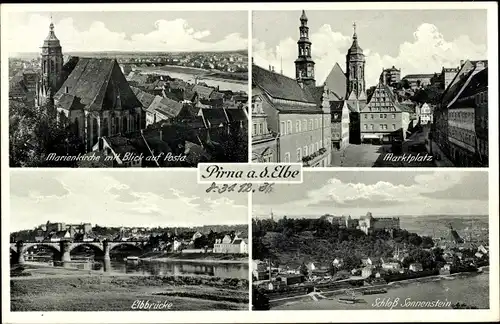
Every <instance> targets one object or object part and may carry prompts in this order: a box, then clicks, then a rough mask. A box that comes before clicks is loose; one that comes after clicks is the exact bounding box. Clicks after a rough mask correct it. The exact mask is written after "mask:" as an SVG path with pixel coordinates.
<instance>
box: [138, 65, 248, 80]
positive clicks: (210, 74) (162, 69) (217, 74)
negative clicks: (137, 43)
mask: <svg viewBox="0 0 500 324" xmlns="http://www.w3.org/2000/svg"><path fill="white" fill-rule="evenodd" d="M138 70H139V71H140V72H142V73H145V74H151V73H162V74H163V73H164V74H167V75H168V73H174V74H175V73H182V74H189V75H193V76H198V77H199V80H204V79H207V80H214V81H224V82H232V83H238V84H247V83H248V72H238V73H236V72H234V73H233V72H222V71H215V70H205V69H200V68H195V67H189V66H178V65H164V66H157V67H139V68H138ZM174 77H175V75H174Z"/></svg>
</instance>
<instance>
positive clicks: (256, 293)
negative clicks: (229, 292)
mask: <svg viewBox="0 0 500 324" xmlns="http://www.w3.org/2000/svg"><path fill="white" fill-rule="evenodd" d="M252 306H253V309H254V310H269V309H270V305H269V297H267V296H266V295H265V294H264V293H262V292H261V291H260V289H258V288H256V289H254V290H253V291H252Z"/></svg>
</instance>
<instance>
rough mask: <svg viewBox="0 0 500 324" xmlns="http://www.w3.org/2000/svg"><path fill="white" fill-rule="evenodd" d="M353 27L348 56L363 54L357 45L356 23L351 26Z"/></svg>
mask: <svg viewBox="0 0 500 324" xmlns="http://www.w3.org/2000/svg"><path fill="white" fill-rule="evenodd" d="M352 27H353V31H354V32H353V34H352V45H351V48H349V51H348V53H349V54H363V49H361V47H359V44H358V34H357V33H356V22H354V23H353V24H352Z"/></svg>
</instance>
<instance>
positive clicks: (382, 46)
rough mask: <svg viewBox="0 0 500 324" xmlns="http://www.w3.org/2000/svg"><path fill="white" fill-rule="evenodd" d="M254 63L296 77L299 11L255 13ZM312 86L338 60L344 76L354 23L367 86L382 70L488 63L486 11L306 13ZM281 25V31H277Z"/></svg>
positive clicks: (412, 70) (405, 71)
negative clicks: (481, 61)
mask: <svg viewBox="0 0 500 324" xmlns="http://www.w3.org/2000/svg"><path fill="white" fill-rule="evenodd" d="M252 14H253V17H252V37H253V45H252V47H253V48H252V51H253V58H254V63H255V64H257V65H259V66H262V67H264V68H268V67H269V65H273V66H274V67H275V71H280V70H281V58H282V60H283V74H285V75H287V76H289V77H292V78H295V65H294V63H293V62H294V60H295V59H296V58H297V53H298V49H297V40H298V38H299V25H300V22H299V17H300V15H301V11H254V12H253V13H252ZM306 15H307V17H308V18H309V21H308V26H309V38H310V40H311V42H312V48H311V52H312V58H313V60H314V61H315V63H316V71H315V74H316V83H317V84H318V85H321V84H323V82H324V81H325V79H326V77H327V75H328V73H329V72H330V70H331V69H332V67H333V66H334V65H335V63H336V62H338V63H339V64H340V66H341V67H342V69H343V70H344V72H345V60H346V58H345V55H346V53H347V50H348V48H349V47H350V46H351V44H352V35H353V23H354V22H355V23H356V30H357V35H358V44H359V45H360V47H361V48H362V49H363V51H364V54H365V58H366V67H365V76H366V86H367V88H368V87H370V86H373V85H375V84H376V83H377V81H378V78H379V75H380V73H381V71H382V68H389V67H392V66H393V65H394V66H396V67H397V68H401V74H402V75H401V77H403V76H404V75H406V74H414V73H434V72H440V71H441V69H442V67H443V66H444V67H457V66H458V65H459V64H460V60H464V59H472V60H476V59H487V47H486V45H487V24H486V10H383V11H381V10H356V11H352V10H344V11H342V10H337V11H311V10H309V11H308V10H306ZM276 26H279V28H276Z"/></svg>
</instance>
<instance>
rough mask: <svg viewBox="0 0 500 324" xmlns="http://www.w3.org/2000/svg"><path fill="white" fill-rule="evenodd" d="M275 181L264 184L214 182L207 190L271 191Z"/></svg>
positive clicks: (208, 191) (220, 191)
mask: <svg viewBox="0 0 500 324" xmlns="http://www.w3.org/2000/svg"><path fill="white" fill-rule="evenodd" d="M273 186H274V183H269V182H265V183H263V184H253V183H233V184H227V183H224V184H219V185H217V184H216V183H215V182H212V185H211V186H210V187H209V188H207V190H206V192H207V193H210V192H217V193H220V194H222V193H224V192H262V193H271V192H272V191H273Z"/></svg>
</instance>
